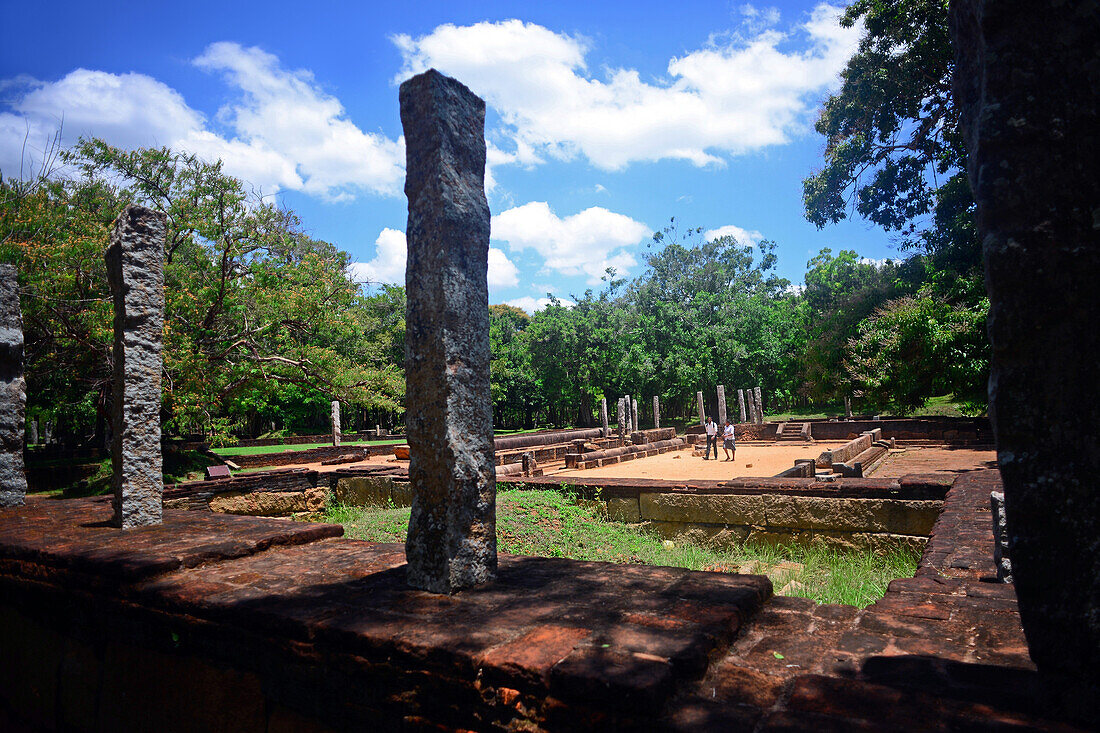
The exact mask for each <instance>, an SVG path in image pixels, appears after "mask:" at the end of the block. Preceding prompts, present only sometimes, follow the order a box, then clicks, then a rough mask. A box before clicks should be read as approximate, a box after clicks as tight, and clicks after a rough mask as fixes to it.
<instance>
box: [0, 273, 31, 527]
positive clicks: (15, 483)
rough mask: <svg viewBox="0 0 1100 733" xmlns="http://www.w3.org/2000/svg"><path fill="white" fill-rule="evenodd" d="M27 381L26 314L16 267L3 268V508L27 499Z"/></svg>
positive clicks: (0, 336) (0, 453) (0, 459)
mask: <svg viewBox="0 0 1100 733" xmlns="http://www.w3.org/2000/svg"><path fill="white" fill-rule="evenodd" d="M26 412H27V382H26V380H25V379H24V378H23V313H22V311H21V310H20V309H19V279H18V272H17V271H16V269H15V265H0V507H7V506H21V505H22V504H23V501H24V499H25V498H26V496H27V474H26V471H25V468H24V466H23V436H24V430H25V427H26V419H27V418H26Z"/></svg>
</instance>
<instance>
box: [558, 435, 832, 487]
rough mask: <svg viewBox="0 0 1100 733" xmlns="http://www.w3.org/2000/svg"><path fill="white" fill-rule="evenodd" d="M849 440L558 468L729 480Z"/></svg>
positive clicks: (774, 469) (775, 468)
mask: <svg viewBox="0 0 1100 733" xmlns="http://www.w3.org/2000/svg"><path fill="white" fill-rule="evenodd" d="M844 443H845V441H842V440H840V441H818V442H816V443H786V444H784V443H760V444H753V443H749V442H744V443H740V444H739V445H738V446H737V458H736V460H734V461H732V462H730V461H726V460H724V458H725V452H724V451H723V450H722V448H721V446H719V448H718V460H717V461H716V460H714V459H713V458H711V459H710V460H709V461H705V460H703V459H702V458H701V457H695V456H692V455H691V449H686V450H679V451H670V452H668V453H663V454H661V455H659V456H653V457H652V458H638V459H635V460H633V461H627V462H626V463H616V464H615V465H613V466H604V467H602V468H589V469H585V470H583V471H572V470H571V471H565V470H561V471H554V473H561V474H568V475H570V476H578V477H589V476H600V477H605V478H612V477H614V478H654V479H663V480H668V481H679V480H682V479H718V480H721V479H729V478H736V477H739V476H774V475H776V474H777V473H779V472H780V471H783V470H786V469H788V468H790V467H791V466H793V465H794V459H796V458H817V456H818V455H819V454H820V453H821V452H822V451H826V450H829V449H831V448H837V447H839V446H842V445H844Z"/></svg>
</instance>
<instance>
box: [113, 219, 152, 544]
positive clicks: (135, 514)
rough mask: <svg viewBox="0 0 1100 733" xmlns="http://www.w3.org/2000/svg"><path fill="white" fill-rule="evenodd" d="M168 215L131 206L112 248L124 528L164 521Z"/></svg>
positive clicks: (117, 466)
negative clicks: (163, 402) (162, 442)
mask: <svg viewBox="0 0 1100 733" xmlns="http://www.w3.org/2000/svg"><path fill="white" fill-rule="evenodd" d="M166 231H167V217H166V216H165V215H164V214H162V213H160V212H157V211H153V210H152V209H147V208H145V207H142V206H133V205H131V206H127V207H126V208H125V209H123V211H122V213H121V214H119V217H118V219H117V220H116V221H115V226H114V231H113V232H112V234H111V244H110V246H109V247H108V248H107V252H106V254H105V259H106V261H107V281H108V282H109V284H110V286H111V296H112V298H113V300H114V312H115V321H114V330H115V343H114V365H113V372H114V373H113V377H114V380H113V385H112V388H113V394H112V399H113V404H112V410H111V418H112V420H111V423H112V425H111V428H112V432H111V466H112V469H113V477H112V486H113V488H114V509H115V515H114V521H115V524H116V525H118V526H120V527H122V528H123V529H127V528H131V527H143V526H148V525H153V524H160V523H161V516H162V509H163V507H162V497H163V494H164V477H163V475H162V473H161V466H162V459H161V450H160V401H161V371H162V369H163V359H162V357H161V344H162V341H163V338H164V243H165V237H166Z"/></svg>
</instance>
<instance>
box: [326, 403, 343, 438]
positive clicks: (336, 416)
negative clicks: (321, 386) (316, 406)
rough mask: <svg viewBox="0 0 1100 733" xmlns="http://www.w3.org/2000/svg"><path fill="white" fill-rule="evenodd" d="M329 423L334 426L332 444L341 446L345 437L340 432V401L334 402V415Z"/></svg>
mask: <svg viewBox="0 0 1100 733" xmlns="http://www.w3.org/2000/svg"><path fill="white" fill-rule="evenodd" d="M329 423H330V425H331V426H332V444H333V445H340V439H341V438H343V437H344V434H343V432H342V431H341V430H340V400H333V401H332V415H331V416H330V417H329Z"/></svg>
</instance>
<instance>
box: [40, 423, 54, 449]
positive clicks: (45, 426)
mask: <svg viewBox="0 0 1100 733" xmlns="http://www.w3.org/2000/svg"><path fill="white" fill-rule="evenodd" d="M42 442H43V443H44V444H45V445H50V444H51V443H53V420H43V421H42Z"/></svg>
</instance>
